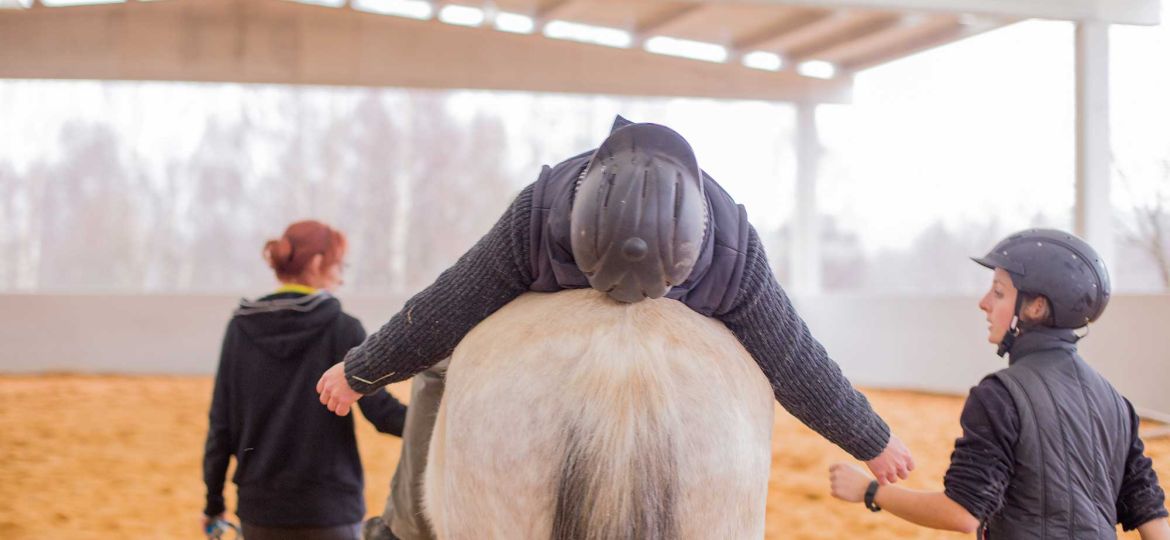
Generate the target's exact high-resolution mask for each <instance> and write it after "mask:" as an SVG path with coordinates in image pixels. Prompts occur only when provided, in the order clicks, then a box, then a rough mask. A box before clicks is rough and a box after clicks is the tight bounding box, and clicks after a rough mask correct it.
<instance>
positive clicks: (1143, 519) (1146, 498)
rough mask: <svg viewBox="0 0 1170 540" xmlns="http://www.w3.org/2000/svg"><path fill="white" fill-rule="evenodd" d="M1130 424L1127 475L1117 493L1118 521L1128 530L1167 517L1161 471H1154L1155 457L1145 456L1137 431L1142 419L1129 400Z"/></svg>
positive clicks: (1127, 402) (1126, 463)
mask: <svg viewBox="0 0 1170 540" xmlns="http://www.w3.org/2000/svg"><path fill="white" fill-rule="evenodd" d="M1125 405H1126V406H1127V407H1129V417H1130V424H1131V426H1132V433H1133V440H1132V441H1131V443H1130V446H1129V456H1128V457H1127V458H1126V460H1125V476H1124V477H1123V478H1122V480H1121V492H1120V493H1119V494H1118V496H1117V522H1118V523H1120V524H1121V527H1122V528H1123V529H1125V530H1127V531H1132V530H1134V529H1136V528H1138V527H1140V526H1141V525H1143V524H1145V523H1147V522H1149V521H1151V520H1155V519H1158V518H1164V517H1167V515H1168V514H1167V513H1166V494H1165V493H1163V492H1162V487H1161V486H1159V485H1158V473H1156V472H1154V467H1153V461H1151V460H1150V458H1148V457H1146V455H1145V451H1146V445H1145V443H1143V442H1142V438H1141V437H1140V436H1139V435H1138V426H1139V424H1140V421H1139V420H1138V415H1137V413H1136V412H1134V410H1133V405H1132V404H1131V403H1130V402H1129V400H1126V401H1125Z"/></svg>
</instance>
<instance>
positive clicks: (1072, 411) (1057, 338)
mask: <svg viewBox="0 0 1170 540" xmlns="http://www.w3.org/2000/svg"><path fill="white" fill-rule="evenodd" d="M973 260H974V261H975V262H977V263H979V264H981V265H983V266H986V267H987V268H990V269H992V270H994V271H995V276H994V278H993V280H992V284H991V289H990V290H989V291H988V292H987V294H985V295H984V296H983V299H982V300H981V301H980V302H979V308H980V309H982V310H983V311H984V312H985V313H987V321H988V322H989V323H990V328H989V330H990V332H989V335H988V341H990V342H991V343H994V344H996V345H998V354H999V355H1000V356H1003V355H1005V354H1006V355H1008V358H1009V362H1008V364H1009V365H1008V367H1007V368H1006V369H1003V370H1001V371H998V372H996V373H993V374H992V375H990V376H988V377H986V378H985V379H983V381H981V382H980V383H979V385H978V386H975V387H974V388H972V389H971V393H970V395H969V396H968V398H967V402H966V404H965V406H964V408H963V413H962V417H961V418H960V423H961V424H962V426H963V436H962V437H960V438H959V439H958V440H957V441H956V442H955V451H954V453H952V454H951V465H950V468H949V469H948V471H947V473H946V478H945V480H944V485H945V491H943V492H922V491H913V490H908V489H904V488H901V487H895V486H880V487H879V486H877V485H876V484H873V483H872V482H871V481H870V479H869V477H868V476H866V475H865V473H864V472H862V471H860V470H857V469H856V468H855V467H852V466H849V465H844V464H836V465H833V467H832V468H831V470H830V481H831V483H832V492H833V495H834V496H835V497H837V498H840V499H842V500H845V501H849V502H862V501H863V500H864V502H865V505H866V506H867V507H868V508H869V509H870V510H872V511H875V512H876V511H878V510H881V509H884V510H886V511H888V512H890V513H892V514H894V515H896V516H898V517H901V518H902V519H905V520H907V521H910V522H912V523H915V524H918V525H923V526H926V527H931V528H936V529H947V530H957V531H966V532H970V531H975V530H979V531H980V538H992V539H995V540H1000V539H1023V538H1028V539H1033V538H1035V539H1045V538H1077V539H1084V538H1093V539H1100V538H1115V537H1116V529H1115V526H1116V524H1121V525H1122V527H1123V528H1124V529H1125V530H1132V529H1137V530H1138V531H1139V533H1140V534H1141V537H1142V538H1143V539H1145V540H1149V539H1154V538H1157V539H1164V538H1170V526H1168V525H1167V521H1166V519H1165V518H1166V516H1167V513H1166V509H1165V506H1164V503H1165V497H1164V494H1163V492H1162V489H1161V487H1159V485H1158V478H1157V475H1156V474H1155V473H1154V470H1153V469H1152V467H1151V462H1150V459H1149V458H1147V457H1145V455H1143V452H1144V448H1145V447H1144V445H1143V443H1142V440H1141V438H1140V437H1139V436H1138V417H1137V415H1136V414H1135V413H1134V410H1133V406H1132V405H1130V403H1129V401H1127V400H1126V399H1125V398H1124V397H1122V396H1121V395H1120V394H1118V393H1117V391H1116V390H1114V389H1113V386H1112V385H1110V384H1109V382H1108V381H1106V380H1105V378H1103V377H1102V376H1101V375H1100V374H1098V373H1097V372H1096V371H1095V370H1093V368H1091V367H1090V366H1089V365H1088V364H1087V363H1085V361H1084V360H1083V359H1082V358H1081V357H1080V355H1079V354H1078V353H1077V342H1078V340H1079V339H1080V337H1081V336H1079V335H1078V334H1077V333H1076V332H1075V330H1076V329H1078V328H1082V327H1085V326H1087V325H1088V324H1089V323H1091V322H1093V321H1096V320H1097V318H1098V317H1100V316H1101V313H1102V312H1103V311H1104V310H1105V305H1106V304H1107V303H1108V302H1109V294H1110V284H1109V274H1108V272H1107V271H1106V269H1105V265H1104V263H1103V262H1102V261H1101V258H1100V257H1099V256H1098V255H1097V253H1096V252H1095V251H1094V250H1093V248H1092V247H1090V246H1089V244H1087V243H1086V242H1084V241H1083V240H1081V239H1080V238H1077V237H1075V236H1073V235H1071V234H1068V233H1065V232H1061V231H1057V230H1050V229H1031V230H1026V231H1022V232H1019V233H1016V234H1013V235H1011V236H1008V237H1007V238H1005V239H1004V240H1002V241H1001V242H999V243H998V244H996V246H995V247H994V248H992V250H991V251H990V252H988V253H987V255H985V256H983V257H979V258H974V259H973Z"/></svg>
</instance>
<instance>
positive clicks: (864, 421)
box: [345, 185, 890, 461]
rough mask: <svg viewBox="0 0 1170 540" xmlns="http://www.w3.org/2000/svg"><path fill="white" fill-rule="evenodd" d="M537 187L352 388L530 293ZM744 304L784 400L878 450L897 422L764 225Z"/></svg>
mask: <svg viewBox="0 0 1170 540" xmlns="http://www.w3.org/2000/svg"><path fill="white" fill-rule="evenodd" d="M532 191H533V188H532V186H531V185H530V186H528V187H527V188H525V189H524V190H523V191H522V192H521V193H520V196H519V197H517V198H516V200H515V201H514V202H513V203H512V205H511V206H510V207H509V208H508V210H507V211H506V212H505V213H504V216H503V217H502V218H501V219H500V221H499V222H498V223H496V225H495V226H494V227H492V229H491V230H490V231H488V233H487V235H485V236H484V237H483V238H482V239H480V241H479V242H478V243H476V244H475V246H473V247H472V248H471V250H470V251H468V252H467V253H465V254H464V255H463V256H462V257H460V258H459V261H458V262H456V263H455V265H454V266H452V267H451V268H449V269H447V270H446V271H444V272H443V273H442V274H440V275H439V278H438V279H437V280H435V282H434V283H433V284H431V285H430V286H429V287H427V288H426V289H423V291H422V292H420V293H418V294H417V295H415V296H414V297H413V298H411V299H410V300H408V301H407V302H406V305H405V306H404V307H403V309H402V311H400V312H398V314H396V315H394V317H392V318H391V319H390V321H389V322H387V323H386V325H385V326H383V327H382V328H381V329H380V330H378V331H377V332H375V333H374V334H372V335H371V336H370V337H369V338H367V339H366V341H365V342H363V343H362V344H361V345H360V346H358V347H356V348H354V349H352V350H350V351H349V354H347V355H346V357H345V374H346V377H347V380H348V382H349V384H350V386H351V387H352V388H353V389H354V390H356V391H358V392H361V393H369V392H372V391H374V390H376V389H378V388H380V387H382V386H385V385H387V384H390V383H392V382H397V381H402V380H405V379H408V378H410V377H411V376H413V375H414V374H416V373H418V372H420V371H423V370H425V369H427V368H429V367H430V366H433V365H434V364H436V363H438V362H439V361H440V360H442V359H444V358H446V357H448V356H450V355H451V352H452V351H454V350H455V346H456V345H458V344H459V341H460V340H462V339H463V337H464V336H465V335H467V333H468V332H470V331H471V329H472V328H473V327H475V325H477V324H479V323H480V321H483V320H484V319H486V318H487V317H488V316H489V315H491V314H492V313H494V312H495V311H496V310H498V309H500V308H501V307H503V306H504V305H505V304H507V303H508V302H511V301H512V300H513V299H515V298H516V297H518V296H520V295H521V294H523V293H524V292H526V291H528V286H529V284H531V283H532V281H533V277H532V275H531V271H530V269H529V266H528V265H529V254H528V246H529V243H528V240H529V234H530V233H529V231H530V226H531V223H530V217H531V212H532ZM736 304H737V305H736V306H735V307H734V308H732V309H731V310H730V311H728V312H727V313H726V314H724V315H723V316H722V317H720V320H722V322H723V324H725V325H726V326H727V328H728V329H730V330H731V332H732V333H734V334H735V335H736V337H738V338H739V341H740V342H741V343H742V344H743V346H744V348H745V349H747V351H748V352H749V353H751V355H752V357H753V358H755V360H756V362H757V363H758V364H759V366H760V369H761V370H762V371H763V372H764V375H765V376H766V377H767V378H768V381H769V382H770V383H771V385H772V390H773V392H775V395H776V400H777V401H779V402H780V404H781V405H782V406H783V407H784V408H785V409H787V410H788V412H790V413H792V415H793V416H795V417H797V418H798V419H800V421H802V422H804V423H805V425H807V426H808V427H810V428H812V429H813V430H815V431H816V432H817V433H820V434H821V436H823V437H825V438H826V439H828V440H829V441H832V442H833V443H834V444H836V445H837V446H840V447H841V448H842V449H844V450H845V451H846V452H849V454H850V455H852V456H853V457H855V458H857V459H859V460H863V461H864V460H869V459H872V458H874V457H876V456H877V455H878V454H880V453H881V452H882V450H883V449H884V448H885V446H886V443H887V442H888V441H889V438H890V430H889V427H888V426H886V424H885V422H884V421H882V419H881V417H879V416H878V415H877V413H875V412H874V411H873V409H872V408H871V407H870V405H869V401H868V400H866V399H865V396H863V395H861V393H860V392H858V391H857V390H854V389H853V387H852V386H851V385H850V384H849V381H848V380H847V379H846V378H845V376H844V375H843V374H842V373H841V369H840V368H839V367H838V366H837V364H836V363H835V362H833V360H832V359H830V358H829V356H828V354H827V353H826V352H825V348H824V347H822V346H821V344H820V343H818V342H817V340H816V339H814V338H813V337H812V335H811V334H810V333H809V330H808V327H807V326H805V324H804V321H803V320H801V318H800V315H798V314H797V313H796V310H795V309H794V308H793V306H792V303H791V302H790V301H789V300H788V297H787V296H786V295H785V294H784V291H783V289H781V288H780V284H779V283H777V282H776V277H775V275H774V274H773V273H772V269H771V268H770V267H769V266H768V259H767V257H766V256H765V254H764V249H763V245H762V244H761V243H760V239H759V236H758V235H757V234H756V231H755V229H754V228H753V229H751V230H750V231H749V236H748V251H747V263H746V265H745V268H744V275H743V280H742V282H741V283H740V290H739V293H738V295H737V296H736Z"/></svg>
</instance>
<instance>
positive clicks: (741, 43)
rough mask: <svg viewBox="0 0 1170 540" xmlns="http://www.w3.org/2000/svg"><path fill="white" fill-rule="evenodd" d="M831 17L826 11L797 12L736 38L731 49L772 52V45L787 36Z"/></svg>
mask: <svg viewBox="0 0 1170 540" xmlns="http://www.w3.org/2000/svg"><path fill="white" fill-rule="evenodd" d="M832 16H833V12H832V11H827V10H820V9H803V10H799V11H796V12H794V13H791V14H789V15H787V16H785V17H783V18H781V19H779V20H777V21H776V22H774V23H772V24H770V25H768V26H766V27H765V28H764V29H763V30H760V31H758V32H754V33H752V34H750V35H747V36H744V37H741V38H737V39H736V40H735V42H734V43H732V48H733V49H735V50H737V51H750V50H772V49H775V48H776V47H774V44H775V43H776V42H778V41H780V40H782V39H784V38H785V36H787V35H788V34H790V33H792V32H795V31H796V30H798V29H800V28H803V27H805V26H808V25H810V24H815V23H817V22H819V21H822V20H824V19H828V18H829V17H832Z"/></svg>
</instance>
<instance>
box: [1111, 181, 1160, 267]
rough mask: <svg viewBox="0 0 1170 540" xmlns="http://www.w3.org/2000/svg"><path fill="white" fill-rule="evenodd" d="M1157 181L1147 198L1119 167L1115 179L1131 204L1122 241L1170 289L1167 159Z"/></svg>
mask: <svg viewBox="0 0 1170 540" xmlns="http://www.w3.org/2000/svg"><path fill="white" fill-rule="evenodd" d="M1159 168H1160V170H1161V175H1160V178H1159V179H1158V180H1157V181H1155V182H1154V183H1153V188H1152V189H1151V190H1150V192H1149V193H1147V194H1146V196H1142V195H1141V194H1139V193H1138V189H1137V187H1136V186H1135V185H1134V181H1133V179H1132V178H1130V176H1129V175H1128V174H1127V173H1126V172H1125V170H1124V169H1122V168H1121V167H1120V166H1116V167H1114V170H1115V171H1116V173H1117V178H1118V179H1119V180H1120V181H1121V185H1122V187H1123V188H1125V190H1126V191H1127V192H1128V195H1129V199H1130V200H1131V201H1132V202H1133V208H1132V211H1133V224H1132V225H1130V226H1126V227H1125V228H1124V232H1123V234H1124V235H1125V241H1126V242H1127V243H1128V244H1130V245H1132V246H1134V247H1136V248H1137V249H1139V250H1140V251H1141V252H1142V253H1143V254H1145V255H1146V256H1147V257H1148V258H1149V260H1150V261H1151V262H1153V264H1154V265H1155V267H1156V269H1157V272H1158V276H1159V277H1160V278H1161V281H1162V289H1163V290H1170V159H1168V158H1163V159H1162V160H1161V163H1160V167H1159Z"/></svg>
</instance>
